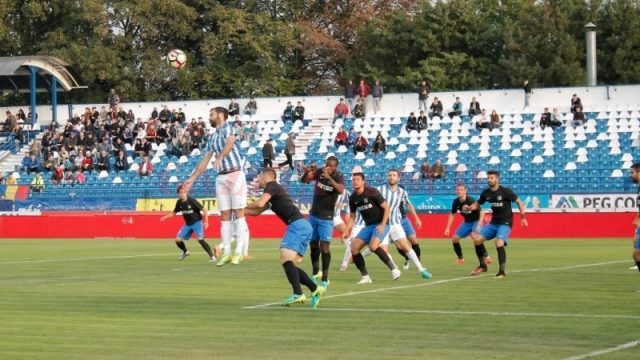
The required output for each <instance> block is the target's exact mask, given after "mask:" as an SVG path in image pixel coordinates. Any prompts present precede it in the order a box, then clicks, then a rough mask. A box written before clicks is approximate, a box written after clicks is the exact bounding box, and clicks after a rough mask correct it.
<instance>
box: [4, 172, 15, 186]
mask: <svg viewBox="0 0 640 360" xmlns="http://www.w3.org/2000/svg"><path fill="white" fill-rule="evenodd" d="M16 183H17V181H16V178H15V177H14V176H13V173H9V175H8V176H7V180H6V184H7V185H16Z"/></svg>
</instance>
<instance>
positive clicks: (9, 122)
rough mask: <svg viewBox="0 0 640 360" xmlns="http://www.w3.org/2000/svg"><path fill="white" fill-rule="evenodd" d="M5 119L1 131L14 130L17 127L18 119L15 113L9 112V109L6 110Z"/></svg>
mask: <svg viewBox="0 0 640 360" xmlns="http://www.w3.org/2000/svg"><path fill="white" fill-rule="evenodd" d="M6 114H7V119H6V120H5V122H4V127H3V128H2V131H3V132H9V131H14V132H15V131H16V130H17V129H18V119H17V118H16V116H15V115H13V114H11V111H9V110H7V112H6Z"/></svg>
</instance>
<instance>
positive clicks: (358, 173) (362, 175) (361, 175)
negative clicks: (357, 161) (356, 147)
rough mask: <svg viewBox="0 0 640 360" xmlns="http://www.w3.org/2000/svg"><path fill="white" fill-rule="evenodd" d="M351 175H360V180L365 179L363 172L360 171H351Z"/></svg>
mask: <svg viewBox="0 0 640 360" xmlns="http://www.w3.org/2000/svg"><path fill="white" fill-rule="evenodd" d="M351 176H360V177H361V178H362V180H364V179H365V177H364V173H361V172H357V173H353V174H351Z"/></svg>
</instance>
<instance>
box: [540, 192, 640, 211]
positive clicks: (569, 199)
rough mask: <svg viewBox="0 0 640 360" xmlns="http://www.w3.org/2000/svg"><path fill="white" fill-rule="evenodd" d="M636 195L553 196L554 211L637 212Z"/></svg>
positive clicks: (552, 205) (552, 206)
mask: <svg viewBox="0 0 640 360" xmlns="http://www.w3.org/2000/svg"><path fill="white" fill-rule="evenodd" d="M636 197H637V195H636V194H552V195H551V208H552V209H587V210H589V209H590V210H600V209H603V210H611V209H627V210H637V209H638V206H637V205H636V204H637V200H636Z"/></svg>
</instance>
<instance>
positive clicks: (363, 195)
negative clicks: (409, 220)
mask: <svg viewBox="0 0 640 360" xmlns="http://www.w3.org/2000/svg"><path fill="white" fill-rule="evenodd" d="M351 181H352V183H353V192H352V193H351V195H350V196H349V210H350V213H349V218H348V219H347V225H346V230H345V232H344V233H343V234H342V236H343V238H345V239H346V238H348V236H349V232H350V231H351V227H352V226H353V223H354V221H355V219H356V212H358V213H360V216H361V217H362V220H363V221H364V223H365V227H364V228H363V229H362V230H361V231H360V232H359V233H358V235H357V236H356V238H354V239H353V240H352V241H351V254H352V256H353V263H354V264H355V265H356V267H357V268H358V270H360V274H362V279H361V280H360V281H359V282H358V284H370V283H372V280H371V277H370V276H369V272H368V271H367V267H366V265H365V262H364V257H363V256H362V254H361V253H360V250H362V249H363V248H364V247H365V245H369V248H370V249H371V251H372V252H374V253H376V255H378V257H379V258H380V260H382V262H383V263H384V264H385V265H387V267H388V268H389V269H390V270H391V277H392V278H393V280H396V279H398V278H399V277H400V275H401V272H400V270H399V269H398V267H397V266H396V265H395V264H394V263H393V261H391V258H389V255H388V254H387V252H386V251H384V249H383V248H382V247H381V246H380V243H381V242H382V239H384V237H385V236H386V235H387V233H388V232H389V223H388V221H389V205H388V204H387V202H386V200H385V199H384V198H383V197H382V194H380V191H378V190H377V189H376V188H370V187H367V186H365V181H364V174H363V173H354V174H353V175H352V177H351Z"/></svg>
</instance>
